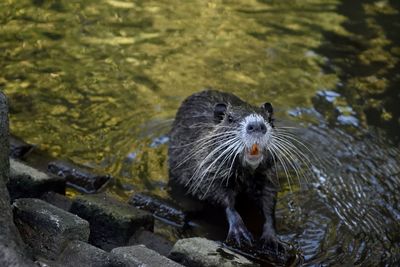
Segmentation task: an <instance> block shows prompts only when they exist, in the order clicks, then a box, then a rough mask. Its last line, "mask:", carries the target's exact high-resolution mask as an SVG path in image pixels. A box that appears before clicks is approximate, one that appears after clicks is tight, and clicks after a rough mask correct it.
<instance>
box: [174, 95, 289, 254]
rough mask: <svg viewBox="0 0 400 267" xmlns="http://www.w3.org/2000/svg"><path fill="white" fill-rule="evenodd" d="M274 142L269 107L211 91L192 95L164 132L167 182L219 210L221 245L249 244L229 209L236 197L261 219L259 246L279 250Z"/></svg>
mask: <svg viewBox="0 0 400 267" xmlns="http://www.w3.org/2000/svg"><path fill="white" fill-rule="evenodd" d="M279 138H280V137H279V136H278V135H277V134H276V129H275V127H274V119H273V108H272V105H271V104H270V103H265V104H263V105H261V106H260V107H256V106H252V105H250V104H248V103H246V102H244V101H243V100H241V99H240V98H238V97H236V96H235V95H233V94H230V93H224V92H219V91H215V90H206V91H202V92H199V93H196V94H193V95H191V96H189V97H188V98H187V99H186V100H184V101H183V103H182V105H181V106H180V108H179V110H178V112H177V114H176V118H175V121H174V123H173V126H172V130H171V133H170V144H169V151H168V156H169V174H170V182H173V183H174V184H179V185H181V186H182V187H184V188H185V190H186V192H187V193H188V194H190V195H192V196H193V197H195V198H197V199H199V200H201V201H206V202H208V203H211V204H212V205H213V206H218V207H221V208H223V209H224V210H225V213H226V217H227V221H228V224H229V231H228V235H227V240H226V241H227V242H228V243H230V244H233V245H234V246H239V247H241V246H242V245H253V244H254V239H253V236H252V234H251V233H250V231H249V230H248V229H247V228H246V226H245V224H244V222H243V220H242V218H241V216H240V215H239V213H238V212H237V210H236V209H235V205H236V204H237V203H236V202H235V201H236V200H237V196H238V194H239V193H240V194H243V193H245V194H247V195H248V196H249V197H250V198H251V199H252V200H253V201H254V203H255V204H256V205H259V208H260V210H261V211H262V214H263V216H264V219H265V221H264V224H263V230H262V235H261V238H260V242H261V245H262V246H263V247H264V246H268V247H271V246H273V247H275V248H279V249H284V250H285V247H286V244H285V243H283V242H281V241H280V240H279V239H278V237H277V236H276V232H275V218H274V216H275V215H274V213H275V205H276V197H277V184H276V180H275V179H276V172H275V170H274V162H275V160H276V159H279V155H278V154H277V152H276V151H279V147H278V146H279V142H277V140H279Z"/></svg>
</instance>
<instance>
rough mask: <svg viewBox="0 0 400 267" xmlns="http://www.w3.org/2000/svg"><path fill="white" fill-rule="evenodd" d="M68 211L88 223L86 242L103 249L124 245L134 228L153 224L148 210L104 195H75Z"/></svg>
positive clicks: (146, 227)
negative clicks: (88, 238)
mask: <svg viewBox="0 0 400 267" xmlns="http://www.w3.org/2000/svg"><path fill="white" fill-rule="evenodd" d="M70 211H71V212H72V213H74V214H77V215H78V216H79V217H81V218H84V219H86V220H88V221H89V222H90V243H91V244H93V245H95V246H97V247H100V248H102V249H105V250H107V251H108V250H111V249H113V248H115V247H119V246H125V245H126V244H127V243H128V241H129V239H130V238H131V236H132V235H133V234H134V233H135V232H136V231H137V230H139V229H140V228H142V227H143V228H145V229H147V230H152V229H153V225H154V219H153V216H152V215H151V214H150V213H148V212H146V211H142V210H139V209H137V208H135V207H132V206H130V205H128V204H125V203H121V202H119V201H117V200H115V199H113V198H111V197H108V196H107V195H105V194H98V195H81V196H78V197H76V198H75V199H74V201H73V203H72V206H71V209H70Z"/></svg>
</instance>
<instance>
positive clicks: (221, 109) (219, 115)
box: [214, 103, 227, 122]
mask: <svg viewBox="0 0 400 267" xmlns="http://www.w3.org/2000/svg"><path fill="white" fill-rule="evenodd" d="M226 109H227V107H226V104H224V103H218V104H216V105H215V106H214V120H215V121H216V122H221V121H222V120H223V119H224V116H225V113H226Z"/></svg>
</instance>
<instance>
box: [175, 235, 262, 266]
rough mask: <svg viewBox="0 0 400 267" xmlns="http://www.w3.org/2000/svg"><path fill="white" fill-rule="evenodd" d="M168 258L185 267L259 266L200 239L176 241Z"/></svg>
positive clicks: (215, 244) (214, 243)
mask: <svg viewBox="0 0 400 267" xmlns="http://www.w3.org/2000/svg"><path fill="white" fill-rule="evenodd" d="M169 258H170V259H173V260H174V261H176V262H179V263H181V264H183V265H185V266H201V267H211V266H213V267H214V266H215V267H217V266H224V267H228V266H229V267H230V266H259V265H258V264H256V263H252V262H250V261H249V260H248V259H246V258H245V257H243V256H241V255H239V254H237V253H235V252H232V251H230V250H228V249H226V248H223V247H221V246H220V245H219V244H218V243H217V242H215V241H211V240H208V239H205V238H200V237H194V238H187V239H180V240H178V241H177V242H176V243H175V245H174V247H173V248H172V251H171V253H170V255H169Z"/></svg>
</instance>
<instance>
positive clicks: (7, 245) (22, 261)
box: [0, 92, 33, 267]
mask: <svg viewBox="0 0 400 267" xmlns="http://www.w3.org/2000/svg"><path fill="white" fill-rule="evenodd" d="M8 135H9V133H8V107H7V101H6V97H5V96H4V94H3V93H2V92H0V211H1V215H0V266H18V267H19V266H21V267H25V266H32V265H33V262H32V261H30V259H28V257H27V256H26V255H25V249H24V246H25V245H24V243H23V242H22V239H21V236H20V234H19V232H18V229H17V228H16V227H15V225H14V223H13V217H12V213H11V206H10V197H9V195H8V191H7V187H6V182H7V181H8V177H9V166H10V165H9V143H8Z"/></svg>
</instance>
